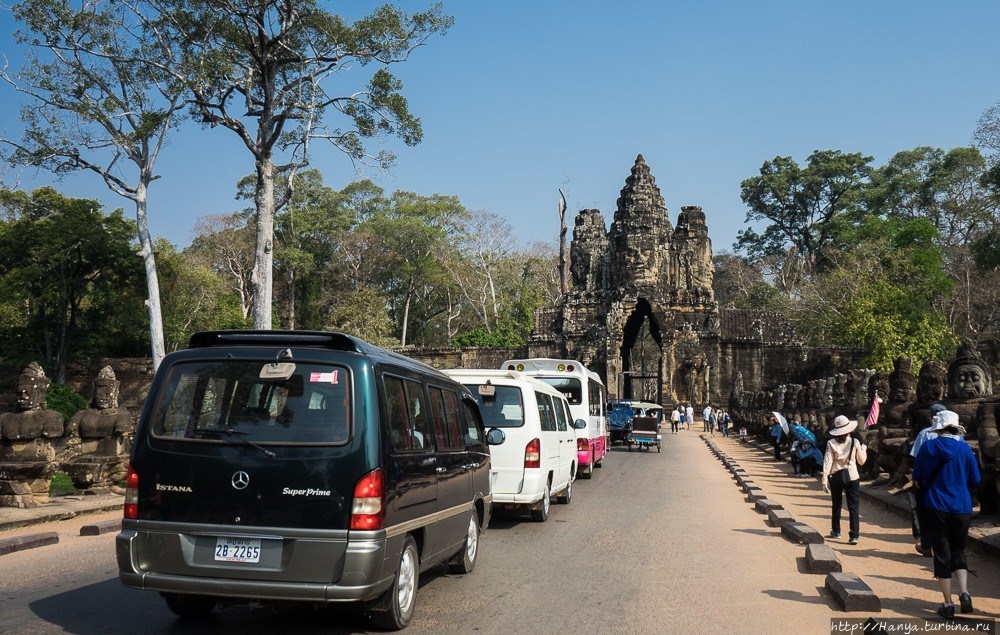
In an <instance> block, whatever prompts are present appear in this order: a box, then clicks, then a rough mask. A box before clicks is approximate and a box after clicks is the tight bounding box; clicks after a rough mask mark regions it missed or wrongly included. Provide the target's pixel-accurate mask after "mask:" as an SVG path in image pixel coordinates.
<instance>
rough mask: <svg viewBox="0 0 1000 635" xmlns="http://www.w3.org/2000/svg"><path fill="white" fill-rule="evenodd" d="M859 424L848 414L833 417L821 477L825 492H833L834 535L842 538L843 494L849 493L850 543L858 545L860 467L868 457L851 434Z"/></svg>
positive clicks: (831, 532) (863, 448) (866, 452)
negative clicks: (841, 511) (849, 417)
mask: <svg viewBox="0 0 1000 635" xmlns="http://www.w3.org/2000/svg"><path fill="white" fill-rule="evenodd" d="M857 427H858V422H857V421H851V420H850V419H848V418H847V417H845V416H844V415H840V416H838V417H837V418H836V419H834V420H833V427H832V428H830V429H829V431H828V432H829V433H830V437H831V438H830V440H829V441H828V442H827V444H826V454H825V455H824V456H823V475H822V477H821V482H822V483H823V491H824V492H828V493H830V494H831V497H832V499H833V513H832V517H831V520H830V523H831V528H830V537H831V538H840V510H841V505H842V504H843V496H844V494H845V493H846V494H847V513H848V514H849V515H850V522H851V528H850V534H849V538H850V540H848V541H847V544H849V545H856V544H858V538H859V537H860V531H861V529H860V527H861V521H860V518H859V513H860V503H861V477H860V476H859V475H858V466H859V465H864V464H865V461H867V460H868V449H867V448H866V447H865V444H864V443H861V442H860V441H858V440H857V439H855V438H854V437H853V436H851V433H852V432H854V429H855V428H857Z"/></svg>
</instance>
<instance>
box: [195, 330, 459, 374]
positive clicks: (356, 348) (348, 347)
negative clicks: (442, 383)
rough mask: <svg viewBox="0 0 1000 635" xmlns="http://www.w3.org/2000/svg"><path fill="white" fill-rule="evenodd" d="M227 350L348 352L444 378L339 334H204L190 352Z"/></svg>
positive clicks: (417, 363)
mask: <svg viewBox="0 0 1000 635" xmlns="http://www.w3.org/2000/svg"><path fill="white" fill-rule="evenodd" d="M223 346H246V347H251V346H262V347H296V348H321V349H326V350H331V351H345V352H349V353H359V354H361V355H364V356H366V357H368V358H369V359H371V360H372V361H374V362H382V363H391V364H398V365H401V366H407V367H410V368H417V369H419V370H421V371H423V372H429V373H432V374H434V375H437V376H441V374H442V373H441V371H440V370H438V369H436V368H434V367H433V366H429V365H427V364H425V363H423V362H421V361H418V360H415V359H412V358H410V357H407V356H405V355H401V354H399V353H396V352H394V351H390V350H386V349H384V348H382V347H380V346H375V345H374V344H369V343H368V342H366V341H364V340H362V339H360V338H357V337H354V336H353V335H348V334H346V333H339V332H336V331H273V330H272V331H266V330H232V331H200V332H198V333H195V334H194V335H192V336H191V340H190V341H189V343H188V348H212V347H223Z"/></svg>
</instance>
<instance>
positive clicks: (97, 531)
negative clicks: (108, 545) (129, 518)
mask: <svg viewBox="0 0 1000 635" xmlns="http://www.w3.org/2000/svg"><path fill="white" fill-rule="evenodd" d="M121 528H122V521H121V518H112V519H111V520H104V521H101V522H99V523H92V524H89V525H84V526H83V527H80V535H81V536H100V535H101V534H110V533H111V532H115V531H121Z"/></svg>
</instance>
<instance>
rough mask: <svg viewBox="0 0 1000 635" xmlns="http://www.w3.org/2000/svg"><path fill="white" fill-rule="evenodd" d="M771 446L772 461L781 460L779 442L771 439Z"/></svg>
mask: <svg viewBox="0 0 1000 635" xmlns="http://www.w3.org/2000/svg"><path fill="white" fill-rule="evenodd" d="M771 445H772V446H774V460H775V461H780V460H781V441H778V440H777V439H775V438H774V437H771Z"/></svg>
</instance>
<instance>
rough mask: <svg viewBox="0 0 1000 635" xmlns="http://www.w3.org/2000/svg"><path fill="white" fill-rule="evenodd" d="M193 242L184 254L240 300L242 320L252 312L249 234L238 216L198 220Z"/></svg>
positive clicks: (226, 215) (250, 234)
mask: <svg viewBox="0 0 1000 635" xmlns="http://www.w3.org/2000/svg"><path fill="white" fill-rule="evenodd" d="M194 233H195V239H194V240H193V241H192V242H191V246H190V247H189V248H188V249H187V251H188V252H189V253H191V254H197V255H199V257H200V259H201V262H202V263H203V264H207V265H208V266H209V267H210V268H211V270H212V271H214V272H215V273H216V274H217V275H219V276H220V277H221V279H223V280H224V281H226V283H225V285H226V287H227V288H229V289H230V290H232V291H233V292H234V293H235V294H236V295H237V297H239V300H240V307H241V311H242V313H243V317H244V318H249V317H250V312H251V310H252V309H253V297H254V296H253V282H252V280H251V275H250V272H251V271H252V270H253V231H252V229H251V228H250V227H248V225H247V220H246V218H245V217H243V216H241V215H239V214H213V215H209V216H203V217H201V218H199V219H198V220H197V221H196V222H195V225H194Z"/></svg>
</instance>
